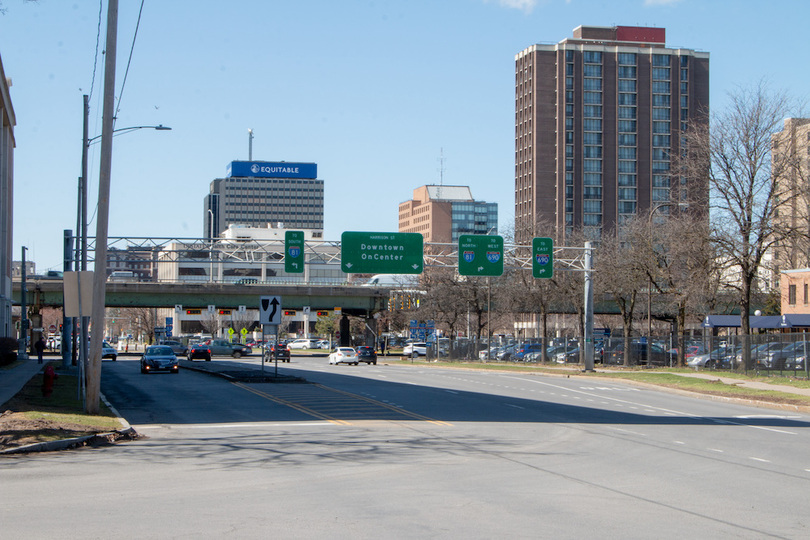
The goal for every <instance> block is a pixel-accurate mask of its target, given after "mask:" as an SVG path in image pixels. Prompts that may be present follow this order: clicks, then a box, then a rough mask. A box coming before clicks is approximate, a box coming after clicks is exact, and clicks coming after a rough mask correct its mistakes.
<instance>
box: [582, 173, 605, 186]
mask: <svg viewBox="0 0 810 540" xmlns="http://www.w3.org/2000/svg"><path fill="white" fill-rule="evenodd" d="M582 183H583V184H585V185H586V186H601V185H602V175H601V174H600V173H594V172H588V173H585V174H583V175H582Z"/></svg>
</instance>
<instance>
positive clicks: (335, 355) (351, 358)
mask: <svg viewBox="0 0 810 540" xmlns="http://www.w3.org/2000/svg"><path fill="white" fill-rule="evenodd" d="M329 363H330V364H341V363H342V364H354V365H355V366H356V365H357V363H358V360H357V351H355V350H354V348H352V347H338V348H337V349H335V350H334V351H332V352H331V353H330V354H329Z"/></svg>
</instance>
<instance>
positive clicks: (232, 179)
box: [203, 161, 323, 238]
mask: <svg viewBox="0 0 810 540" xmlns="http://www.w3.org/2000/svg"><path fill="white" fill-rule="evenodd" d="M268 224H274V225H278V224H281V225H282V226H283V227H284V228H287V229H320V230H322V229H323V180H319V179H318V165H317V164H316V163H289V162H285V161H281V162H269V161H232V162H231V163H230V164H229V165H228V168H227V171H226V174H225V178H217V179H216V180H213V181H212V182H211V185H210V193H209V194H208V195H206V196H205V201H204V208H203V233H204V236H205V237H206V238H212V237H216V236H219V234H220V233H221V232H222V231H224V230H226V229H227V228H228V226H230V225H246V226H249V227H259V228H263V227H267V226H268Z"/></svg>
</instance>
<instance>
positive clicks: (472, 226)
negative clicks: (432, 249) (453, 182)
mask: <svg viewBox="0 0 810 540" xmlns="http://www.w3.org/2000/svg"><path fill="white" fill-rule="evenodd" d="M399 232H417V233H421V234H422V236H423V237H424V239H425V242H437V243H452V242H457V241H458V238H459V236H461V235H462V234H498V203H487V202H483V201H476V200H475V199H473V197H472V193H471V192H470V188H469V187H468V186H430V185H426V186H422V187H418V188H416V189H414V190H413V199H411V200H409V201H405V202H402V203H400V204H399Z"/></svg>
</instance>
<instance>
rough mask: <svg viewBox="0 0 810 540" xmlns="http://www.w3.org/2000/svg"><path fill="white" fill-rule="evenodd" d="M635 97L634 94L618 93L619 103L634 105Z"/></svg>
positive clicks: (636, 97)
mask: <svg viewBox="0 0 810 540" xmlns="http://www.w3.org/2000/svg"><path fill="white" fill-rule="evenodd" d="M637 99H638V96H637V95H636V94H619V105H635V104H636V100H637Z"/></svg>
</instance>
